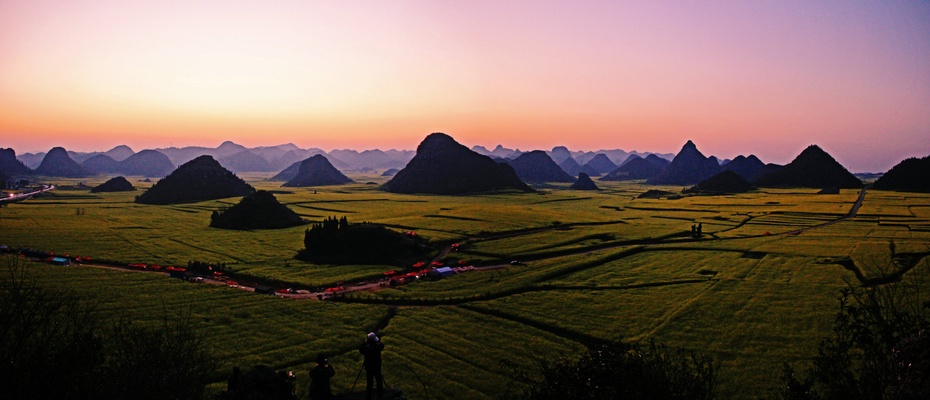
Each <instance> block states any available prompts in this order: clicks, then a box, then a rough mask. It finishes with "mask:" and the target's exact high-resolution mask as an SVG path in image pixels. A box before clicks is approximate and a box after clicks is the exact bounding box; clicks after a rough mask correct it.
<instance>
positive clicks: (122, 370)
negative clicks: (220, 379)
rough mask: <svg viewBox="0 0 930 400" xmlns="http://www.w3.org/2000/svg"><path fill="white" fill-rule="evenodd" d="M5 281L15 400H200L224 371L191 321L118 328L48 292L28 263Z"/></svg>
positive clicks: (3, 324)
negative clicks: (211, 378)
mask: <svg viewBox="0 0 930 400" xmlns="http://www.w3.org/2000/svg"><path fill="white" fill-rule="evenodd" d="M7 260H8V261H7V268H6V271H5V272H6V273H5V274H3V276H0V357H3V358H2V359H0V387H2V388H3V392H4V398H7V396H8V398H12V399H26V398H30V399H51V398H54V399H94V398H108V399H196V398H201V397H202V395H203V389H204V387H205V386H206V384H207V383H208V379H207V378H208V375H209V374H212V373H213V372H214V371H215V370H216V368H217V366H218V364H217V362H216V361H215V359H214V358H213V357H212V356H211V355H210V353H209V352H208V351H207V348H206V346H205V339H204V337H203V335H202V334H200V333H199V331H198V330H197V329H196V326H195V325H194V324H193V322H192V321H191V319H190V317H189V315H185V314H183V313H179V314H178V317H177V319H176V320H174V319H171V318H168V311H167V310H166V311H165V317H164V318H163V321H162V323H161V324H160V325H156V326H144V325H142V324H139V323H137V322H134V321H132V320H131V319H129V318H126V317H122V318H118V319H117V320H116V321H115V322H109V323H108V321H107V320H105V319H104V318H103V317H102V316H101V315H100V313H98V312H96V307H95V303H93V302H92V301H87V300H86V299H83V298H80V297H78V296H76V295H74V294H73V293H70V292H67V291H62V290H55V289H51V288H44V287H41V286H39V285H38V284H37V283H36V281H35V280H34V279H30V278H29V276H28V274H27V273H26V270H25V268H24V267H23V265H21V261H20V260H19V259H17V258H12V257H10V258H8V259H7Z"/></svg>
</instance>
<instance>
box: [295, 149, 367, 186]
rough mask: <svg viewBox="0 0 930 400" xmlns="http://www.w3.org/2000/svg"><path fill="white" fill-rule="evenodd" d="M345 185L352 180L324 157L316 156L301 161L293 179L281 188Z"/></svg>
mask: <svg viewBox="0 0 930 400" xmlns="http://www.w3.org/2000/svg"><path fill="white" fill-rule="evenodd" d="M346 183H352V180H351V179H349V177H347V176H345V175H344V174H343V173H342V172H339V170H338V169H336V167H334V166H333V164H331V163H330V162H329V160H328V159H327V158H326V157H324V156H323V155H321V154H317V155H315V156H313V157H310V158H308V159H306V160H303V161H301V162H300V165H298V166H297V173H296V174H295V175H294V177H292V178H291V179H289V180H288V181H287V182H285V183H284V184H283V185H281V186H286V187H306V186H330V185H344V184H346Z"/></svg>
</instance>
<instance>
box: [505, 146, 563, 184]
mask: <svg viewBox="0 0 930 400" xmlns="http://www.w3.org/2000/svg"><path fill="white" fill-rule="evenodd" d="M504 162H505V163H507V164H509V165H510V166H511V167H513V170H514V172H516V173H517V177H519V178H520V179H521V180H523V181H524V182H574V181H575V179H574V178H572V177H571V175H569V174H567V173H565V171H563V170H562V168H559V166H558V165H556V164H555V162H554V161H552V158H549V155H548V154H546V152H545V151H542V150H534V151H531V152H528V153H523V154H521V155H520V156H519V157H517V158H515V159H513V160H505V161H504Z"/></svg>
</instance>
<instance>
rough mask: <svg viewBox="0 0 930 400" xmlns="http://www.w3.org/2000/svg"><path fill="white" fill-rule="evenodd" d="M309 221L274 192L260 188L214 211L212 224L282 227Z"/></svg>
mask: <svg viewBox="0 0 930 400" xmlns="http://www.w3.org/2000/svg"><path fill="white" fill-rule="evenodd" d="M306 223H307V221H304V220H303V218H300V215H297V213H295V212H294V211H292V210H291V209H290V208H287V206H285V205H283V204H281V203H280V202H278V199H276V198H275V197H274V194H272V193H271V192H268V191H265V190H258V191H256V192H255V193H252V194H250V195H248V196H245V197H243V198H242V200H240V201H239V203H238V204H236V205H234V206H232V207H229V208H227V209H225V210H222V211H214V212H213V215H211V217H210V226H211V227H213V228H222V229H238V230H246V229H281V228H290V227H292V226H298V225H304V224H306Z"/></svg>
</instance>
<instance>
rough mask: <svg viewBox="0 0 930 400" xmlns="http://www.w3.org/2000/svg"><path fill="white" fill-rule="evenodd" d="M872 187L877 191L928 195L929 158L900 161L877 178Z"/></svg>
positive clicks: (929, 184)
mask: <svg viewBox="0 0 930 400" xmlns="http://www.w3.org/2000/svg"><path fill="white" fill-rule="evenodd" d="M873 187H874V188H875V189H879V190H897V191H902V192H922V193H930V156H927V157H924V158H908V159H906V160H904V161H901V162H900V163H898V164H897V165H895V166H894V167H891V169H890V170H889V171H888V172H886V173H885V174H884V175H882V177H881V178H878V180H877V181H875V183H874V184H873Z"/></svg>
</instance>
